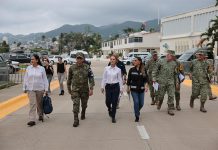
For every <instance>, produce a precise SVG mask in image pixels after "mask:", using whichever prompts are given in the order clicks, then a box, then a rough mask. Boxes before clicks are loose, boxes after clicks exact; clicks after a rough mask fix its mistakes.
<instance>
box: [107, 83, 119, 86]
mask: <svg viewBox="0 0 218 150" xmlns="http://www.w3.org/2000/svg"><path fill="white" fill-rule="evenodd" d="M117 84H119V83H106V85H109V86H113V85H117Z"/></svg>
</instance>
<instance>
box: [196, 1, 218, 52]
mask: <svg viewBox="0 0 218 150" xmlns="http://www.w3.org/2000/svg"><path fill="white" fill-rule="evenodd" d="M215 6H218V0H216V5H215ZM209 24H210V26H209V28H208V29H207V31H206V32H205V33H202V34H201V38H202V39H201V42H200V43H199V45H200V46H201V47H202V44H203V42H204V41H208V42H209V43H208V44H207V47H208V48H209V49H210V50H212V49H214V46H215V43H216V42H218V16H216V18H215V19H212V20H211V21H210V22H209ZM217 52H218V49H217Z"/></svg>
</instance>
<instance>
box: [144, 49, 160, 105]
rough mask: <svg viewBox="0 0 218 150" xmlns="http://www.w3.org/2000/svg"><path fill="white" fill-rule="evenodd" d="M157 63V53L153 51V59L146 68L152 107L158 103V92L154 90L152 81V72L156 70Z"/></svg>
mask: <svg viewBox="0 0 218 150" xmlns="http://www.w3.org/2000/svg"><path fill="white" fill-rule="evenodd" d="M157 62H158V56H157V52H156V51H152V58H151V59H150V60H149V61H148V62H147V63H146V64H145V68H146V69H147V73H148V85H149V91H150V96H151V99H152V102H151V105H154V104H155V103H156V101H157V91H155V90H154V87H153V81H152V71H153V69H154V68H155V66H156V64H157Z"/></svg>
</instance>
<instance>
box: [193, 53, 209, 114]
mask: <svg viewBox="0 0 218 150" xmlns="http://www.w3.org/2000/svg"><path fill="white" fill-rule="evenodd" d="M196 57H197V59H195V60H193V61H192V62H191V68H190V71H191V73H190V78H191V79H192V95H191V98H190V107H191V108H193V107H194V100H195V99H196V98H197V97H198V96H199V95H200V101H201V106H200V111H201V112H204V113H206V112H207V110H206V109H205V108H204V104H205V102H206V100H207V95H208V74H210V73H211V70H210V69H209V67H208V64H206V63H205V61H204V53H203V52H202V51H199V52H198V53H196Z"/></svg>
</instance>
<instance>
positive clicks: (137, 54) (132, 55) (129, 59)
mask: <svg viewBox="0 0 218 150" xmlns="http://www.w3.org/2000/svg"><path fill="white" fill-rule="evenodd" d="M135 57H141V58H142V61H143V62H144V63H145V62H146V61H147V60H149V58H150V57H151V54H150V53H149V52H130V53H129V54H128V56H127V57H126V58H124V59H123V60H121V61H122V62H123V63H124V64H125V65H130V64H131V63H132V61H133V59H134V58H135Z"/></svg>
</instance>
